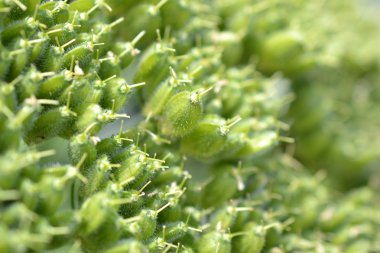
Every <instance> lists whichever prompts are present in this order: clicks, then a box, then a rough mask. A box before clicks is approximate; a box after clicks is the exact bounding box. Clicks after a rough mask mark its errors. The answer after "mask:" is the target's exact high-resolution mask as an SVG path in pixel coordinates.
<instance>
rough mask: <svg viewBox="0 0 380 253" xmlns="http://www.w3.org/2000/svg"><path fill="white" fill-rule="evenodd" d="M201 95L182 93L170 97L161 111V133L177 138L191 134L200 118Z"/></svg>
mask: <svg viewBox="0 0 380 253" xmlns="http://www.w3.org/2000/svg"><path fill="white" fill-rule="evenodd" d="M201 95H202V94H199V93H198V92H188V91H183V92H180V93H178V94H176V95H174V96H173V97H171V98H170V99H169V101H168V102H167V104H166V106H165V108H164V109H163V115H162V119H161V122H160V123H161V131H162V133H163V134H165V135H169V136H173V137H179V136H184V135H186V134H188V133H189V132H191V131H192V130H193V129H194V128H195V127H196V126H197V124H198V122H199V120H200V119H201V117H202V105H201V102H200V97H201Z"/></svg>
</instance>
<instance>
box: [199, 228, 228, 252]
mask: <svg viewBox="0 0 380 253" xmlns="http://www.w3.org/2000/svg"><path fill="white" fill-rule="evenodd" d="M198 252H199V253H215V252H219V253H230V252H231V239H230V236H229V235H228V234H226V233H224V232H217V231H212V232H208V233H206V234H204V235H202V237H201V238H200V239H199V242H198Z"/></svg>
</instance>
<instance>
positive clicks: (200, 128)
mask: <svg viewBox="0 0 380 253" xmlns="http://www.w3.org/2000/svg"><path fill="white" fill-rule="evenodd" d="M239 120H240V118H236V119H232V120H230V121H227V122H225V121H223V120H220V119H215V120H207V119H206V120H204V121H202V122H200V123H199V124H198V125H197V126H196V127H195V129H194V130H193V131H192V132H191V133H190V134H188V135H186V136H185V137H184V138H183V139H182V141H181V151H182V152H183V153H184V154H186V155H189V156H192V157H194V158H197V159H209V158H213V157H215V156H216V155H218V154H219V153H220V152H221V151H222V150H223V149H224V146H225V144H226V141H227V134H228V132H229V129H230V128H231V127H232V126H233V125H235V124H236V123H237V122H238V121H239Z"/></svg>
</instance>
